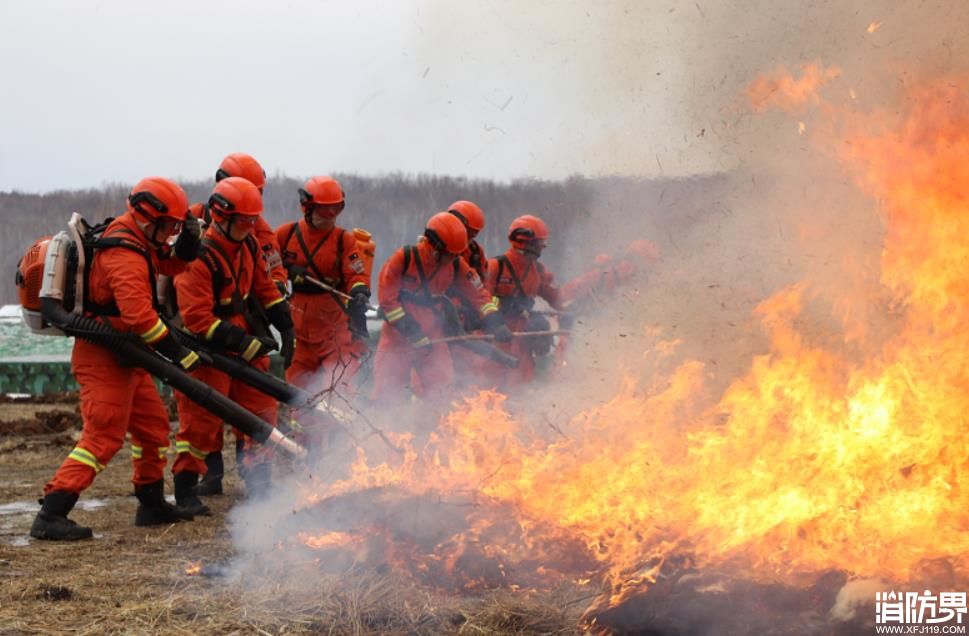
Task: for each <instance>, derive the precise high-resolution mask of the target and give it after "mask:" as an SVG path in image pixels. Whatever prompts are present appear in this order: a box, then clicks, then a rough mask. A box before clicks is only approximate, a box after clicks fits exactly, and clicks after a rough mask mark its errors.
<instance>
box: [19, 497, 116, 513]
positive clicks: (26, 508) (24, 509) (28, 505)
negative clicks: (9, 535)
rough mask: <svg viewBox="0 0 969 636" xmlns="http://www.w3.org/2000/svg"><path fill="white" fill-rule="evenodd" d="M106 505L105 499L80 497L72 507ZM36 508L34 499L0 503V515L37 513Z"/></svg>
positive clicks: (85, 507)
mask: <svg viewBox="0 0 969 636" xmlns="http://www.w3.org/2000/svg"><path fill="white" fill-rule="evenodd" d="M106 505H108V500H107V499H81V500H80V501H78V502H77V505H76V506H74V507H75V508H78V509H80V510H97V509H98V508H104V507H105V506H106ZM38 510H40V504H38V503H37V500H36V499H33V500H31V501H12V502H10V503H5V504H0V515H24V514H31V515H33V514H37V511H38Z"/></svg>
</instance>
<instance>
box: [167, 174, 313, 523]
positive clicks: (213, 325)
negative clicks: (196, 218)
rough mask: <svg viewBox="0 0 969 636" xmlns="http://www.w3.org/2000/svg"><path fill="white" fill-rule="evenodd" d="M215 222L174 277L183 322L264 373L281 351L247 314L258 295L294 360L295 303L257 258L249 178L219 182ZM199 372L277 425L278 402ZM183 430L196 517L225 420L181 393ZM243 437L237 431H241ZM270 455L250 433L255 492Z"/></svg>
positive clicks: (257, 206) (219, 375)
mask: <svg viewBox="0 0 969 636" xmlns="http://www.w3.org/2000/svg"><path fill="white" fill-rule="evenodd" d="M208 207H209V211H210V213H211V215H212V225H210V226H209V228H208V230H206V232H205V236H204V238H203V240H202V250H201V253H200V255H199V258H198V259H197V260H196V261H195V262H193V263H192V264H191V265H190V266H189V267H188V268H187V269H186V270H185V272H183V273H182V274H179V275H178V276H177V277H176V278H175V288H176V291H177V293H178V307H179V310H180V312H181V315H182V321H183V323H184V324H185V327H186V328H187V329H188V330H189V331H191V332H192V333H194V334H195V335H196V336H198V337H199V338H204V339H205V340H206V341H208V342H209V343H211V344H212V346H213V347H215V349H216V350H219V351H223V352H225V353H228V354H231V355H237V356H239V357H240V358H242V359H243V360H245V361H246V362H248V363H250V364H252V365H253V366H254V367H255V368H257V369H259V370H261V371H264V372H265V371H268V370H269V358H268V357H266V356H267V354H268V353H269V352H270V351H272V350H273V349H275V348H276V342H275V341H274V340H273V339H272V337H271V336H270V335H269V333H255V332H254V327H253V325H254V324H255V323H254V321H253V320H252V317H251V316H247V311H248V310H247V303H246V301H247V299H248V297H249V296H250V294H252V295H254V296H255V297H256V299H257V300H258V302H259V304H260V305H262V307H263V308H264V309H265V313H266V316H267V318H268V319H269V321H270V322H271V323H272V325H273V326H275V327H276V329H278V330H279V332H280V335H281V337H282V347H281V354H282V356H283V360H284V363H285V364H287V365H288V363H289V362H290V361H291V360H292V355H293V348H294V346H295V334H294V332H293V321H292V318H291V317H290V311H289V304H288V303H287V302H286V300H285V299H284V298H283V296H282V294H280V293H279V290H278V289H277V288H276V286H275V285H274V284H273V282H272V279H271V278H270V277H269V275H268V274H267V272H266V269H265V268H264V267H263V266H262V265H261V263H260V262H259V246H258V244H257V242H256V239H255V238H254V237H253V236H252V233H253V230H254V228H255V225H256V221H257V220H258V218H259V215H260V214H261V213H262V195H261V194H260V192H259V189H258V188H257V187H256V186H254V185H253V184H252V183H251V182H249V181H247V180H246V179H243V178H241V177H227V178H225V179H223V180H221V181H219V182H218V183H217V184H216V185H215V190H214V191H213V192H212V196H211V197H210V198H209V202H208ZM194 375H195V377H196V378H197V379H198V380H201V381H202V382H205V383H206V384H208V385H209V386H211V387H212V388H213V389H215V390H216V391H219V392H220V393H222V394H224V395H226V396H228V397H229V398H230V399H231V400H233V401H234V402H236V403H238V404H239V405H240V406H242V407H244V408H246V409H248V410H249V411H251V412H252V413H255V414H256V415H258V416H259V417H261V418H262V419H263V420H265V421H266V422H269V423H270V424H275V422H276V409H277V404H276V400H275V399H274V398H272V397H270V396H268V395H266V394H264V393H262V392H260V391H258V390H257V389H255V388H253V387H250V386H249V385H247V384H244V383H243V382H241V381H238V380H234V379H232V378H231V377H230V376H228V375H227V374H225V373H223V372H221V371H218V370H217V369H215V368H213V367H202V368H200V369H198V370H197V371H195V373H194ZM177 401H178V413H179V429H178V434H177V435H176V436H175V440H176V441H175V450H176V452H177V453H178V458H177V459H176V460H175V465H174V467H173V469H172V472H173V473H174V474H175V501H176V503H177V504H178V505H179V506H182V507H184V508H186V509H188V510H192V511H193V512H194V514H206V513H207V512H208V508H207V507H206V506H204V505H203V504H202V502H201V501H200V500H199V498H198V496H197V493H196V491H195V485H196V484H197V483H198V479H199V476H200V475H204V474H205V473H206V470H207V467H206V465H205V458H206V456H207V455H208V454H209V453H212V452H215V451H216V450H217V449H219V448H221V443H222V434H223V433H222V420H221V419H220V418H219V417H218V416H215V415H213V414H211V413H209V412H208V411H206V410H204V409H202V408H201V407H199V406H198V405H196V404H195V403H194V402H192V401H190V400H188V399H187V398H186V397H185V396H184V395H181V394H177ZM237 435H238V433H237ZM271 461H272V456H271V453H270V449H269V448H265V447H258V446H257V445H255V443H254V442H253V441H252V440H251V439H249V438H246V452H245V454H244V457H243V471H242V473H243V479H244V480H245V482H246V490H247V492H248V493H249V494H250V495H251V496H260V495H262V494H264V493H265V492H266V490H267V489H268V487H269V480H270V474H271Z"/></svg>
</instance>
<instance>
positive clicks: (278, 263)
mask: <svg viewBox="0 0 969 636" xmlns="http://www.w3.org/2000/svg"><path fill="white" fill-rule="evenodd" d="M188 211H189V212H191V213H192V214H194V215H195V216H196V217H198V218H199V219H200V220H204V221H205V222H206V223H209V224H211V222H212V219H211V216H210V215H209V211H208V206H207V205H206V204H204V203H196V204H194V205H192V207H190V208H189V209H188ZM253 236H255V237H256V242H257V243H258V244H259V254H260V260H261V263H262V265H263V267H265V268H266V272H267V273H268V274H269V276H270V278H272V279H273V282H274V283H279V285H278V286H279V287H280V288H283V287H285V286H286V269H285V268H284V267H283V260H282V258H280V254H279V243H277V242H276V233H275V232H273V228H272V227H271V226H270V225H269V223H268V222H267V221H266V219H264V218H263V217H262V215H259V218H258V219H256V229H255V231H253Z"/></svg>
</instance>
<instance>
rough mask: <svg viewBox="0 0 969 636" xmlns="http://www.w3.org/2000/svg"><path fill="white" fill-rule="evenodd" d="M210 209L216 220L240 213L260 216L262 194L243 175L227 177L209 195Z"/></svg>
mask: <svg viewBox="0 0 969 636" xmlns="http://www.w3.org/2000/svg"><path fill="white" fill-rule="evenodd" d="M209 210H211V212H212V217H213V218H214V219H215V220H216V221H223V220H225V219H226V218H228V217H230V216H232V215H235V214H240V215H242V216H259V215H260V214H262V194H261V193H260V192H259V188H257V187H256V186H254V185H253V184H252V182H251V181H248V180H246V179H243V178H242V177H226V178H225V179H223V180H222V181H219V182H218V183H216V184H215V190H213V191H212V196H210V197H209Z"/></svg>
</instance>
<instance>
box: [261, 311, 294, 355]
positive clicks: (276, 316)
mask: <svg viewBox="0 0 969 636" xmlns="http://www.w3.org/2000/svg"><path fill="white" fill-rule="evenodd" d="M266 318H268V319H269V324H271V325H272V326H273V327H275V328H276V329H277V330H278V331H279V337H280V339H281V340H282V344H281V345H280V348H279V355H281V356H282V358H283V368H284V369H288V368H289V367H290V365H291V364H293V355H294V354H295V353H296V329H295V328H294V326H293V314H292V310H291V309H290V306H289V303H288V302H286V301H283V302H281V303H276V304H275V305H273V306H272V307H270V308H269V309H267V310H266Z"/></svg>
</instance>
